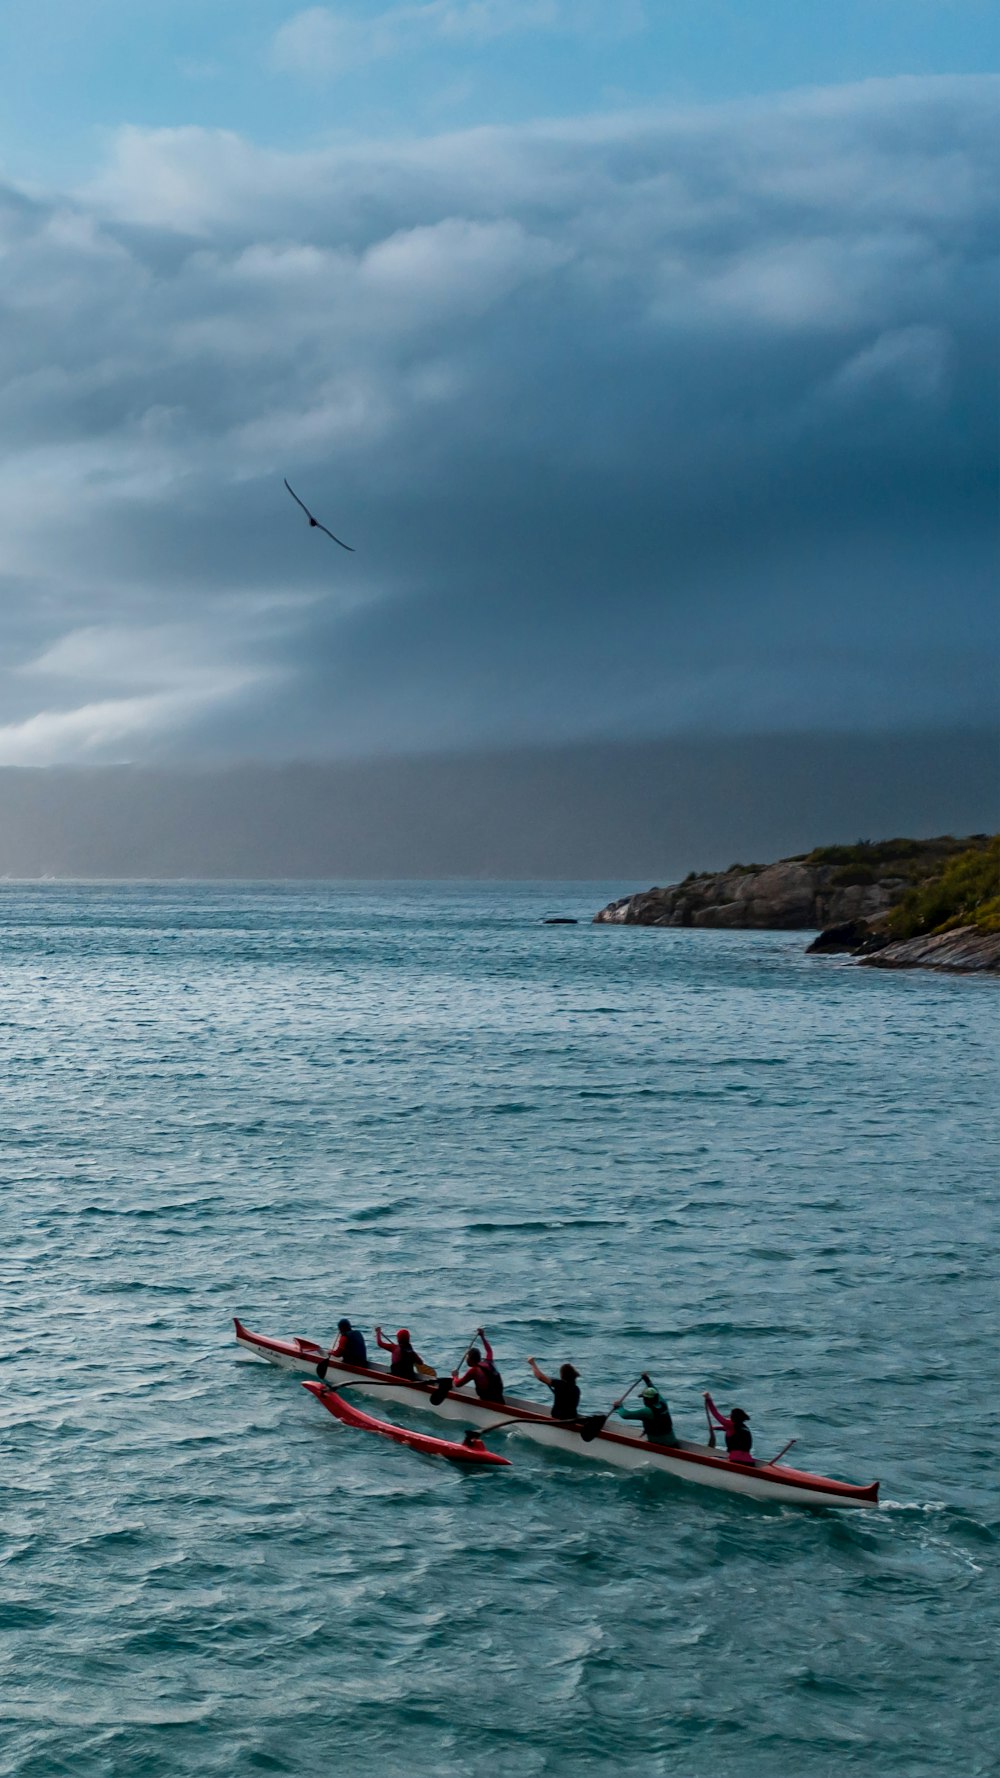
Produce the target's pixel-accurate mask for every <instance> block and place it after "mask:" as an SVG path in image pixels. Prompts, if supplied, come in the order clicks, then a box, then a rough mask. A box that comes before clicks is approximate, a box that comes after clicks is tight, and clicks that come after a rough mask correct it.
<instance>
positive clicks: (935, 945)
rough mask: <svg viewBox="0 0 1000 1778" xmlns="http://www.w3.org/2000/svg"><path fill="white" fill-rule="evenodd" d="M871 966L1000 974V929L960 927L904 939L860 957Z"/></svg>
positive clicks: (971, 973) (874, 967) (861, 961)
mask: <svg viewBox="0 0 1000 1778" xmlns="http://www.w3.org/2000/svg"><path fill="white" fill-rule="evenodd" d="M858 961H859V963H863V964H865V965H866V967H867V968H869V969H950V970H954V971H956V972H957V973H958V974H960V975H981V974H989V975H995V974H997V973H1000V932H977V931H976V928H975V927H974V926H956V927H954V928H953V930H952V931H951V932H935V933H931V934H929V935H928V936H926V937H924V938H901V939H897V940H896V941H895V942H894V943H892V944H888V945H883V946H881V948H880V949H878V950H873V951H872V952H871V954H870V955H868V956H863V957H859V959H858Z"/></svg>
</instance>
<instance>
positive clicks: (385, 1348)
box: [375, 1327, 392, 1352]
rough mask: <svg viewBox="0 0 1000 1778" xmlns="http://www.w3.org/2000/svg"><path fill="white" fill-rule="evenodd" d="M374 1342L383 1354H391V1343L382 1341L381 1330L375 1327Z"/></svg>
mask: <svg viewBox="0 0 1000 1778" xmlns="http://www.w3.org/2000/svg"><path fill="white" fill-rule="evenodd" d="M375 1341H376V1344H377V1345H379V1346H381V1348H382V1350H383V1352H391V1351H392V1341H391V1340H384V1339H383V1338H382V1329H381V1328H380V1327H377V1328H376V1329H375Z"/></svg>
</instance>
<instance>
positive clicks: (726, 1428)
mask: <svg viewBox="0 0 1000 1778" xmlns="http://www.w3.org/2000/svg"><path fill="white" fill-rule="evenodd" d="M705 1406H706V1408H707V1409H708V1411H709V1413H710V1414H711V1416H712V1418H713V1420H714V1421H715V1424H716V1426H721V1427H722V1430H723V1432H732V1430H733V1423H732V1421H731V1420H729V1419H727V1418H726V1416H725V1414H720V1413H719V1410H718V1408H717V1407H716V1405H715V1403H714V1401H713V1400H712V1397H711V1396H710V1395H709V1393H708V1390H707V1389H706V1390H705Z"/></svg>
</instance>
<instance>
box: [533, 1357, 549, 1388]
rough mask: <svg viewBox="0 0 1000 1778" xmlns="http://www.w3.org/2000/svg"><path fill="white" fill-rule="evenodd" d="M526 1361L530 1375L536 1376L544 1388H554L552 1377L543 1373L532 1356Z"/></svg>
mask: <svg viewBox="0 0 1000 1778" xmlns="http://www.w3.org/2000/svg"><path fill="white" fill-rule="evenodd" d="M528 1363H529V1365H530V1366H531V1373H532V1376H535V1377H537V1378H538V1381H539V1382H540V1383H544V1384H545V1387H546V1389H554V1388H555V1384H554V1383H553V1381H552V1378H551V1377H547V1376H546V1375H545V1372H544V1371H543V1370H541V1369H540V1368H539V1366H538V1365H537V1364H536V1363H535V1361H534V1359H533V1358H529V1359H528Z"/></svg>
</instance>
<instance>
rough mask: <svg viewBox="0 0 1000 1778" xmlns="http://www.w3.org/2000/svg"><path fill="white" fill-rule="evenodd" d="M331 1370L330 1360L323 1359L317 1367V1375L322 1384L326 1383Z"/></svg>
mask: <svg viewBox="0 0 1000 1778" xmlns="http://www.w3.org/2000/svg"><path fill="white" fill-rule="evenodd" d="M329 1369H330V1360H329V1359H328V1358H321V1359H320V1361H319V1363H318V1365H317V1366H316V1375H317V1377H318V1378H319V1380H320V1382H321V1383H323V1382H325V1381H326V1373H327V1371H328V1370H329Z"/></svg>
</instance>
